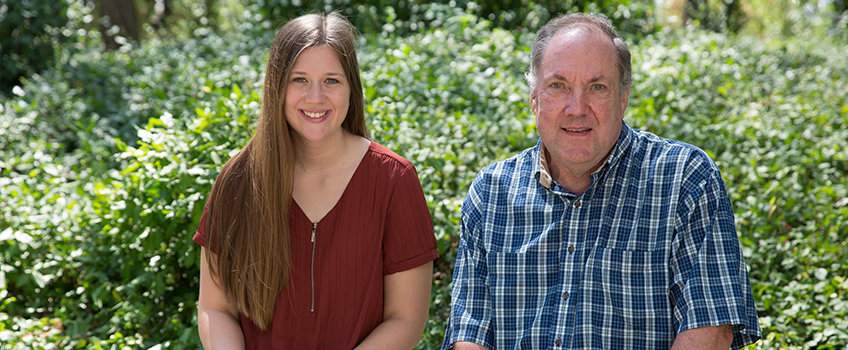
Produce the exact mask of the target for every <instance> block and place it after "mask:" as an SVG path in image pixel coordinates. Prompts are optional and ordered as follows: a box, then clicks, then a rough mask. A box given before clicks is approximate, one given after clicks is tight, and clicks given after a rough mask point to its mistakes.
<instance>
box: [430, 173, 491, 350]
mask: <svg viewBox="0 0 848 350" xmlns="http://www.w3.org/2000/svg"><path fill="white" fill-rule="evenodd" d="M482 178H483V177H482V176H480V175H478V176H477V177H476V178H475V179H474V181H473V183H472V184H471V188H470V189H469V190H468V195H467V196H466V197H465V201H464V202H463V203H462V217H461V221H460V238H459V248H458V249H457V253H456V265H455V266H454V272H453V283H452V284H451V313H450V317H449V319H448V322H447V323H448V324H447V328H446V329H445V338H444V341H443V343H442V349H448V348H450V346H451V345H452V344H453V343H455V342H458V341H467V342H472V343H477V344H480V345H483V346H485V347H486V348H488V349H494V346H495V343H494V341H495V334H494V328H493V327H492V309H491V303H490V294H489V286H488V282H487V281H488V265H487V263H486V250H485V248H484V246H483V243H482V239H481V237H480V236H481V234H482V233H481V230H480V226H481V219H482V218H481V215H480V212H481V211H480V204H481V201H482V200H481V198H480V197H479V196H478V194H479V193H481V192H482V193H485V192H486V191H485V190H482V191H481V190H480V187H481V186H483V181H482V180H481V179H482Z"/></svg>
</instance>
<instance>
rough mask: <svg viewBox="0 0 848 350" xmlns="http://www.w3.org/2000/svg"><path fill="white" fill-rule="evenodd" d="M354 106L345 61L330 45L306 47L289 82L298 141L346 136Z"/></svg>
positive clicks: (288, 109)
mask: <svg viewBox="0 0 848 350" xmlns="http://www.w3.org/2000/svg"><path fill="white" fill-rule="evenodd" d="M349 106H350V83H349V81H348V77H347V76H346V75H345V73H344V68H343V67H342V63H341V61H339V57H338V55H336V52H335V51H333V49H331V48H329V47H327V46H318V47H310V48H308V49H305V50H303V52H301V53H300V55H299V56H298V57H297V59H296V60H295V61H294V66H292V69H291V72H290V73H289V77H288V82H287V84H286V100H285V107H284V111H285V115H286V120H287V121H288V123H289V126H291V128H292V129H294V131H295V132H296V134H295V139H296V141H298V142H305V143H309V142H321V141H325V140H328V139H331V138H335V137H341V136H342V127H341V126H342V122H344V120H345V116H347V110H348V107H349Z"/></svg>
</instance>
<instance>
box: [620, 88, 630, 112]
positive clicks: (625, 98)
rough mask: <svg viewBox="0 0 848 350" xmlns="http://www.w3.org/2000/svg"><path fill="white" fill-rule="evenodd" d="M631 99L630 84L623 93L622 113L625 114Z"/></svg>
mask: <svg viewBox="0 0 848 350" xmlns="http://www.w3.org/2000/svg"><path fill="white" fill-rule="evenodd" d="M629 99H630V86H628V87H627V88H626V89H624V93H623V94H621V114H622V115H624V111H626V110H627V101H628V100H629Z"/></svg>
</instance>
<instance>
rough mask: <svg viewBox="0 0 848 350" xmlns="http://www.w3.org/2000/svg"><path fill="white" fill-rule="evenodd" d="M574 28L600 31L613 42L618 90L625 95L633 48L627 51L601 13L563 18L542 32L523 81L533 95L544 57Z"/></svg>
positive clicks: (622, 41) (546, 25)
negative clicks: (560, 35)
mask: <svg viewBox="0 0 848 350" xmlns="http://www.w3.org/2000/svg"><path fill="white" fill-rule="evenodd" d="M575 27H585V28H589V29H597V30H600V31H601V32H602V33H604V34H605V35H606V36H607V37H609V38H610V40H612V42H613V45H614V46H615V53H616V57H617V62H616V66H617V67H618V77H619V90H620V92H621V93H622V94H623V93H624V90H626V89H627V88H628V87H629V86H630V84H632V83H633V75H632V71H633V68H632V66H631V65H630V48H629V47H627V43H625V42H624V40H622V39H621V38H620V37H619V36H618V33H616V32H615V28H614V27H613V26H612V22H610V20H609V19H608V18H607V17H606V16H604V15H602V14H599V13H571V14H567V15H560V16H558V17H557V18H554V19H552V20H551V21H550V22H548V23H547V24H545V25H544V26H543V27H542V29H539V32H538V33H536V40H534V41H533V47H532V49H531V51H530V70H529V71H527V73H524V78H525V79H527V84H529V85H530V91H534V90H536V82H537V79H538V77H539V76H538V74H539V66H540V65H541V64H542V56H543V55H544V54H545V50H547V49H548V45H549V44H550V43H551V39H552V38H553V37H554V36H555V35H556V34H557V33H559V32H560V31H562V30H566V29H571V28H575Z"/></svg>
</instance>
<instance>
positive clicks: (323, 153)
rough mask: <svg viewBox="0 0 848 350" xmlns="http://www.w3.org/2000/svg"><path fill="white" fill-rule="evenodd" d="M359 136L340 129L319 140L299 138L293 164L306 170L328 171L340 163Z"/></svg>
mask: <svg viewBox="0 0 848 350" xmlns="http://www.w3.org/2000/svg"><path fill="white" fill-rule="evenodd" d="M360 138H361V137H359V136H356V135H353V134H351V133H349V132H347V131H345V130H342V131H341V132H339V133H338V134H337V136H335V137H332V138H330V139H325V140H322V141H320V142H312V141H308V140H301V141H300V142H298V143H297V147H296V149H295V154H296V156H297V158H296V161H295V166H296V167H298V168H301V170H306V171H308V172H315V171H319V172H323V171H328V170H330V171H331V169H332V168H333V167H335V166H337V165H340V164H341V163H344V162H343V160H344V159H345V157H346V156H347V151H349V150H351V148H352V145H353V144H354V143H355V142H356V141H357V140H359V139H360Z"/></svg>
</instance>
